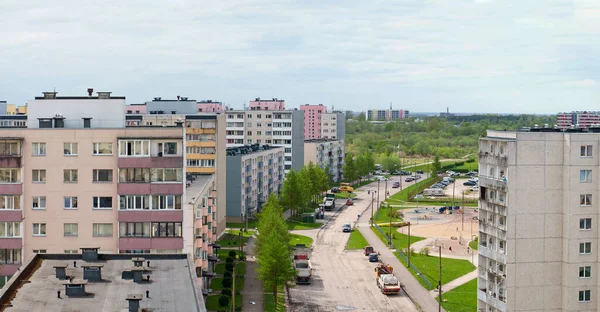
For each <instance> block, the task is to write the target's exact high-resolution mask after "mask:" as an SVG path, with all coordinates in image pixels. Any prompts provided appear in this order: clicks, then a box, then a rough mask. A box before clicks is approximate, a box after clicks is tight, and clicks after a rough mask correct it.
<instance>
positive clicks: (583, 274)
mask: <svg viewBox="0 0 600 312" xmlns="http://www.w3.org/2000/svg"><path fill="white" fill-rule="evenodd" d="M579 277H580V278H590V277H592V267H591V266H584V267H579Z"/></svg>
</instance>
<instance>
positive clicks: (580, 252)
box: [579, 242, 592, 255]
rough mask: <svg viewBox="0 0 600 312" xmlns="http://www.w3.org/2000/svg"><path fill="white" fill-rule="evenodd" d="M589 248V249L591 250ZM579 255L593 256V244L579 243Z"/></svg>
mask: <svg viewBox="0 0 600 312" xmlns="http://www.w3.org/2000/svg"><path fill="white" fill-rule="evenodd" d="M582 247H583V248H582ZM587 247H589V250H588V248H587ZM582 249H583V251H582ZM579 254H580V255H591V254H592V243H591V242H582V243H579Z"/></svg>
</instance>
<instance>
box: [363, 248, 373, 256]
mask: <svg viewBox="0 0 600 312" xmlns="http://www.w3.org/2000/svg"><path fill="white" fill-rule="evenodd" d="M363 251H364V252H365V256H368V255H370V254H372V253H374V252H375V248H373V246H367V247H365V249H364V250H363Z"/></svg>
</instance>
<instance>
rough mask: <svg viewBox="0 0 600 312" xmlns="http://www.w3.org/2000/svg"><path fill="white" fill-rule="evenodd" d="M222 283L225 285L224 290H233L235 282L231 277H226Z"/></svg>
mask: <svg viewBox="0 0 600 312" xmlns="http://www.w3.org/2000/svg"><path fill="white" fill-rule="evenodd" d="M221 283H222V284H223V288H231V285H233V280H232V279H231V278H230V277H226V278H223V281H222V282H221Z"/></svg>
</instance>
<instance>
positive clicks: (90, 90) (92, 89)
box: [87, 88, 94, 97]
mask: <svg viewBox="0 0 600 312" xmlns="http://www.w3.org/2000/svg"><path fill="white" fill-rule="evenodd" d="M87 91H88V95H89V96H90V97H91V96H92V94H93V93H94V88H88V89H87Z"/></svg>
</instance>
